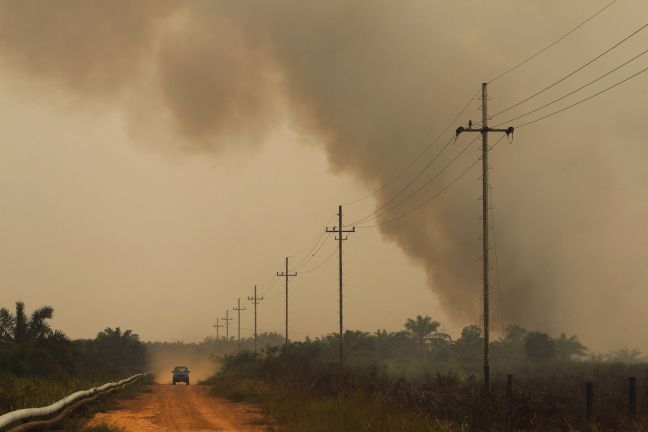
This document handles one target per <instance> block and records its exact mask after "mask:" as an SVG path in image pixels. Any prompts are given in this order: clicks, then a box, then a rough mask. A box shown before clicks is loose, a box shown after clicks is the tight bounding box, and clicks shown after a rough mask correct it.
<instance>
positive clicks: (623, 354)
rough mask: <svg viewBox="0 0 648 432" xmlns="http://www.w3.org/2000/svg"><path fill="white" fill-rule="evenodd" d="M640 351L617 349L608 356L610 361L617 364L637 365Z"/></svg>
mask: <svg viewBox="0 0 648 432" xmlns="http://www.w3.org/2000/svg"><path fill="white" fill-rule="evenodd" d="M640 357H641V351H639V350H638V349H636V348H635V349H633V350H630V349H628V348H623V349H618V350H616V351H614V352H613V353H612V354H611V356H610V361H613V362H618V363H637V362H638V361H639V360H640Z"/></svg>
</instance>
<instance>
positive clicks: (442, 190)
mask: <svg viewBox="0 0 648 432" xmlns="http://www.w3.org/2000/svg"><path fill="white" fill-rule="evenodd" d="M505 136H506V135H502V137H501V138H500V139H499V140H497V142H496V143H495V144H494V145H493V146H492V147H491V149H492V148H493V147H495V146H496V145H497V144H499V142H500V141H502V139H504V137H505ZM480 161H481V158H479V159H477V160H475V161H474V162H473V163H472V164H471V165H470V166H469V167H468V168H466V169H465V170H463V171H462V172H461V173H460V174H459V175H458V176H457V177H455V178H454V179H453V180H452V181H451V182H450V183H448V184H447V185H446V186H445V187H444V188H443V189H441V190H440V191H439V192H437V193H436V194H434V195H432V196H431V197H430V198H428V199H427V200H425V201H424V202H423V203H421V204H419V205H418V206H416V207H414V208H412V209H410V210H408V211H406V212H405V213H402V214H400V215H399V216H396V217H394V218H392V219H388V220H386V221H383V222H380V223H377V224H374V225H364V226H359V227H357V228H358V229H366V228H375V227H380V226H383V225H387V224H390V223H392V222H395V221H397V220H400V219H402V218H404V217H406V216H409V215H410V214H412V213H414V212H415V211H417V210H420V209H422V208H423V207H425V206H427V205H428V204H429V203H431V202H432V201H433V200H435V199H436V198H438V197H439V196H441V195H442V194H443V193H444V192H445V191H447V190H448V189H450V188H451V187H452V186H454V185H455V184H456V183H457V182H458V181H459V180H461V178H463V177H464V176H465V175H466V174H468V172H469V171H470V170H472V169H473V168H474V167H475V166H476V165H477V164H478V163H479V162H480Z"/></svg>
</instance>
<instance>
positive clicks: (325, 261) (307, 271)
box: [299, 248, 338, 274]
mask: <svg viewBox="0 0 648 432" xmlns="http://www.w3.org/2000/svg"><path fill="white" fill-rule="evenodd" d="M337 251H338V250H337V248H335V249H333V250H332V251H331V254H330V255H329V256H327V257H326V259H325V260H324V261H322V262H321V263H319V264H318V265H316V266H315V267H313V268H310V269H308V270H303V271H300V272H299V273H300V274H301V273H311V272H314V271H315V270H317V269H319V268H320V267H322V266H323V265H324V264H326V263H327V262H329V261H330V260H331V258H333V256H334V255H335V252H337Z"/></svg>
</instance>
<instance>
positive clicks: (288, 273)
mask: <svg viewBox="0 0 648 432" xmlns="http://www.w3.org/2000/svg"><path fill="white" fill-rule="evenodd" d="M277 276H282V277H285V278H286V342H285V347H286V348H288V278H290V277H291V276H297V273H290V272H289V271H288V257H286V271H284V272H281V273H279V272H277Z"/></svg>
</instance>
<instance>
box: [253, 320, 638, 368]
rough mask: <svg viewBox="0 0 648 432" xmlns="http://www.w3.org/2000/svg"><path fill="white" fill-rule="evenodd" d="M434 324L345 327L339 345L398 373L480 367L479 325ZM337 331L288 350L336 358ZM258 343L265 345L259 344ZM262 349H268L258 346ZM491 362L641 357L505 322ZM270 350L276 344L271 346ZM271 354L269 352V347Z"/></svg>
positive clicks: (353, 357)
mask: <svg viewBox="0 0 648 432" xmlns="http://www.w3.org/2000/svg"><path fill="white" fill-rule="evenodd" d="M440 327H441V326H440V324H439V323H438V322H436V321H434V320H432V318H431V317H429V316H425V317H423V316H420V315H419V316H417V317H416V318H415V319H408V320H407V321H406V322H405V325H404V328H403V330H402V331H396V332H388V331H386V330H378V331H376V332H374V333H367V332H363V331H352V330H347V331H346V332H345V334H344V339H343V347H344V355H345V359H346V361H347V362H351V363H360V364H363V363H365V364H366V363H373V362H375V361H376V360H378V361H380V362H382V363H383V364H384V365H385V366H387V367H390V366H391V367H394V368H395V369H396V370H397V371H398V372H399V373H400V372H407V370H411V369H417V367H418V366H421V367H423V368H424V369H426V370H429V367H430V366H433V367H434V366H436V367H435V368H436V369H438V370H457V371H463V372H467V373H477V372H478V371H480V368H481V361H482V352H483V341H484V340H483V336H482V329H481V327H479V326H476V325H470V326H467V327H465V328H464V329H463V330H462V332H461V335H460V337H459V338H458V339H456V340H453V339H452V338H451V337H450V336H449V335H448V334H446V333H444V332H441V331H440ZM339 344H340V340H339V336H338V335H337V334H330V335H328V336H324V337H321V338H315V339H310V338H307V339H306V340H305V341H302V342H292V343H291V344H290V352H291V354H293V355H297V356H302V357H304V358H309V359H311V360H312V361H321V362H324V363H327V362H337V361H338V358H339ZM259 346H266V347H267V345H262V344H259ZM264 351H265V352H266V353H268V349H267V348H266V349H264ZM490 351H491V359H492V364H493V365H494V366H495V367H496V368H498V369H501V370H502V371H511V370H513V369H514V368H516V367H526V366H528V365H533V364H547V363H552V362H567V361H575V360H590V361H595V362H602V361H608V362H620V363H635V362H639V361H641V360H642V359H641V358H640V355H641V353H640V352H639V350H637V349H633V350H630V349H627V348H626V349H620V350H617V351H613V352H610V353H608V354H596V353H593V352H591V351H589V350H588V349H587V347H586V346H585V345H584V344H583V343H581V342H580V341H579V339H578V337H577V336H575V335H571V336H569V335H566V334H564V333H563V334H560V335H559V336H558V337H551V336H549V335H548V334H547V333H544V332H540V331H527V330H526V329H524V328H522V327H520V326H517V325H509V326H507V327H506V329H505V332H504V335H503V336H502V337H501V338H499V339H496V340H494V341H492V342H491V344H490ZM275 352H276V350H275ZM270 355H272V353H270Z"/></svg>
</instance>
